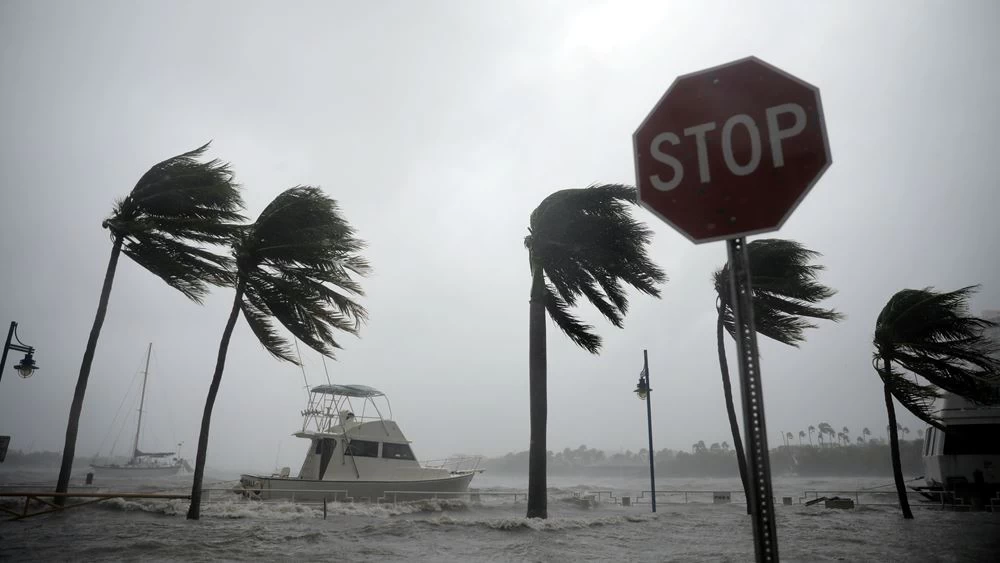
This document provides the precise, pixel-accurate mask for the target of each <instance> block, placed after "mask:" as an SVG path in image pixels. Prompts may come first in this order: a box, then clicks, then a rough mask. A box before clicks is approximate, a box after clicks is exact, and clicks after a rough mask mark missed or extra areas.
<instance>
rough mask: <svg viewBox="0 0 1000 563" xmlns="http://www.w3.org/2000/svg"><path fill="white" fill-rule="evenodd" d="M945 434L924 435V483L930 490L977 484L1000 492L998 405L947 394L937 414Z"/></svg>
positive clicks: (930, 429)
mask: <svg viewBox="0 0 1000 563" xmlns="http://www.w3.org/2000/svg"><path fill="white" fill-rule="evenodd" d="M938 416H939V417H940V418H941V423H942V424H943V425H944V427H945V430H944V431H943V432H942V431H941V430H939V429H937V428H935V427H933V426H930V427H928V428H927V430H926V431H925V433H924V449H923V459H924V480H925V481H926V483H927V487H928V488H930V489H932V490H955V489H961V488H966V487H969V486H975V485H977V484H980V485H982V486H984V487H985V488H986V489H987V490H990V489H993V490H1000V405H977V404H975V403H973V402H971V401H969V400H967V399H964V398H962V397H960V396H958V395H954V394H951V393H949V394H946V395H945V396H944V397H943V398H942V399H941V409H940V412H939V414H938Z"/></svg>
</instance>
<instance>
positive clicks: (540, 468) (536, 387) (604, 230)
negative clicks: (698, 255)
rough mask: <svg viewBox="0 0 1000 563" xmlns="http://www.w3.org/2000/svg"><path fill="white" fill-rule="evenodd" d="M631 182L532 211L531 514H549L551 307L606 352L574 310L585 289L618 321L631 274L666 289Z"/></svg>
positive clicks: (560, 320)
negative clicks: (635, 209) (634, 208)
mask: <svg viewBox="0 0 1000 563" xmlns="http://www.w3.org/2000/svg"><path fill="white" fill-rule="evenodd" d="M635 202H636V191H635V189H634V188H632V187H631V186H624V185H618V184H606V185H595V186H591V187H588V188H584V189H568V190H560V191H558V192H555V193H553V194H552V195H550V196H548V197H546V198H545V199H544V200H542V203H541V204H539V206H538V207H537V208H536V209H535V210H534V211H532V212H531V219H530V224H529V227H528V233H529V234H528V236H526V237H525V238H524V246H525V247H526V248H527V249H528V261H529V265H530V267H531V299H530V315H529V321H528V322H529V342H528V355H529V384H528V385H529V394H530V412H531V445H530V448H529V453H528V514H527V515H528V517H529V518H546V517H547V516H548V511H547V510H548V509H547V499H546V496H545V495H546V490H545V489H546V487H545V451H546V450H545V424H546V417H547V395H546V393H547V390H546V386H547V383H546V377H547V374H546V369H547V367H546V343H545V316H546V313H548V315H549V316H550V317H551V318H552V320H553V321H555V323H556V325H558V326H559V328H561V329H562V331H563V332H564V333H566V335H567V336H568V337H569V338H570V340H572V341H573V342H574V343H576V344H577V345H578V346H580V347H581V348H583V349H585V350H587V351H588V352H591V353H594V354H596V353H598V352H599V350H600V347H601V338H600V337H599V336H598V335H597V334H595V333H594V327H592V326H590V325H587V324H586V323H584V322H582V321H581V320H580V319H578V318H577V317H575V316H573V315H572V314H571V313H570V308H572V307H573V306H574V305H576V303H577V301H578V299H579V298H580V297H581V296H582V297H585V298H586V299H587V300H588V301H590V302H591V303H592V304H593V305H594V307H596V308H597V310H598V311H599V312H600V313H601V314H602V315H603V316H604V317H605V318H607V319H608V320H609V321H610V322H611V324H613V325H615V326H616V327H621V326H622V323H623V321H624V318H625V314H626V313H627V311H628V299H627V298H626V295H625V291H624V288H623V282H624V283H625V284H628V285H631V286H632V287H634V288H636V289H638V290H639V291H641V292H643V293H646V294H648V295H652V296H654V297H659V295H660V290H659V288H658V287H657V286H658V284H661V283H663V282H664V281H665V280H666V276H665V275H664V273H663V271H662V270H660V268H658V267H657V266H656V264H654V263H653V261H652V260H650V259H649V257H648V255H647V246H648V245H649V242H650V239H651V238H652V236H653V233H652V231H650V230H649V228H647V227H646V226H645V225H644V224H642V223H640V222H638V221H636V220H635V219H633V218H632V216H631V214H630V213H629V207H630V206H631V205H632V204H635Z"/></svg>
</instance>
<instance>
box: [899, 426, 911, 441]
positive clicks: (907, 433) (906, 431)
mask: <svg viewBox="0 0 1000 563" xmlns="http://www.w3.org/2000/svg"><path fill="white" fill-rule="evenodd" d="M900 432H902V433H903V440H904V441H905V440H906V437H907V436H908V435H909V434H910V429H909V428H907V427H905V426H904V427H903V428H902V429H901V430H900Z"/></svg>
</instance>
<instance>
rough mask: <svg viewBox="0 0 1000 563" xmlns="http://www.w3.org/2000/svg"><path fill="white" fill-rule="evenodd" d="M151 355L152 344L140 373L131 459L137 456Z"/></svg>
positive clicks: (147, 350)
mask: <svg viewBox="0 0 1000 563" xmlns="http://www.w3.org/2000/svg"><path fill="white" fill-rule="evenodd" d="M152 353H153V343H152V342H150V343H149V348H147V349H146V369H145V370H144V371H143V372H142V394H141V395H140V396H139V422H138V423H136V425H135V443H134V444H133V445H132V459H135V458H136V457H137V456H138V455H139V433H140V432H141V431H142V407H143V405H144V403H145V402H146V378H148V377H149V356H150V355H151V354H152Z"/></svg>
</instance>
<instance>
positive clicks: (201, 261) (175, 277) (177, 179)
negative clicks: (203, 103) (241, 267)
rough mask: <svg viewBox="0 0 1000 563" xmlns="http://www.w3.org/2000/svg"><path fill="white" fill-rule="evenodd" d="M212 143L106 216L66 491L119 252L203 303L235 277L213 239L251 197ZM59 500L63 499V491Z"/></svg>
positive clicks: (66, 451) (162, 171) (226, 231)
mask: <svg viewBox="0 0 1000 563" xmlns="http://www.w3.org/2000/svg"><path fill="white" fill-rule="evenodd" d="M207 149H208V144H205V145H203V146H201V147H199V148H197V149H195V150H193V151H190V152H186V153H184V154H181V155H178V156H175V157H173V158H168V159H167V160H164V161H163V162H160V163H159V164H156V165H155V166H153V167H152V168H150V169H149V170H148V171H146V173H145V174H143V175H142V177H141V178H139V181H138V182H136V185H135V187H133V188H132V191H131V192H130V193H129V194H128V195H127V196H125V197H124V198H122V199H120V200H118V201H117V202H115V207H114V210H113V211H112V212H111V216H110V217H108V218H107V219H105V220H104V222H103V223H102V226H103V227H104V228H105V229H108V231H109V232H110V233H111V258H110V260H109V261H108V268H107V271H106V272H105V274H104V285H103V286H102V287H101V296H100V299H99V300H98V302H97V314H96V315H95V316H94V324H93V326H92V327H91V329H90V337H89V338H88V339H87V347H86V349H85V350H84V353H83V361H82V362H81V364H80V374H79V376H78V377H77V380H76V390H75V391H74V392H73V402H72V404H71V406H70V409H69V421H68V423H67V425H66V442H65V445H64V446H63V455H62V464H61V466H60V468H59V478H58V480H57V481H56V492H58V493H65V492H66V490H67V488H68V487H69V478H70V473H71V472H72V469H73V458H74V456H75V455H76V435H77V432H78V430H79V426H80V414H81V413H82V412H83V398H84V395H85V394H86V392H87V382H88V380H89V379H90V367H91V364H92V363H93V361H94V352H95V351H96V350H97V340H98V338H99V337H100V335H101V327H102V326H103V325H104V317H105V315H106V314H107V311H108V300H109V298H110V297H111V286H112V284H113V282H114V279H115V271H116V270H117V268H118V258H119V256H120V255H121V254H122V253H124V254H125V256H128V257H129V258H131V259H132V260H133V261H135V262H136V263H137V264H139V265H140V266H142V267H143V268H145V269H146V270H148V271H149V272H151V273H153V274H155V275H156V276H158V277H159V278H160V279H162V280H163V281H165V282H167V284H168V285H169V286H171V287H173V288H175V289H177V290H178V291H180V292H181V293H183V294H184V295H185V296H187V297H188V298H190V299H191V300H193V301H195V302H198V303H200V302H201V299H202V297H203V296H204V295H205V294H206V293H207V291H208V289H207V286H208V285H218V284H223V283H225V280H226V279H227V278H226V272H227V267H228V258H226V257H223V256H218V255H216V254H214V253H212V252H210V251H208V250H206V249H205V245H216V244H226V243H228V241H229V237H230V236H231V235H232V233H233V232H234V229H235V228H236V223H237V222H239V221H242V219H243V216H242V215H240V211H241V210H242V208H243V200H242V199H241V198H240V193H239V186H237V185H236V184H235V183H234V182H233V175H232V173H231V172H230V170H229V165H228V164H225V163H222V162H220V161H218V160H212V161H209V162H199V161H198V158H199V157H200V156H202V155H203V154H204V153H205V151H206V150H207ZM56 502H57V503H59V504H61V503H62V502H63V498H62V497H60V498H57V499H56Z"/></svg>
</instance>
